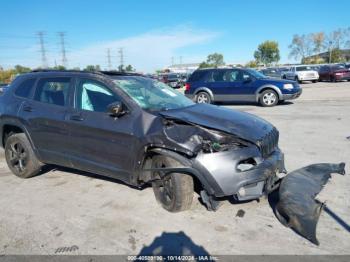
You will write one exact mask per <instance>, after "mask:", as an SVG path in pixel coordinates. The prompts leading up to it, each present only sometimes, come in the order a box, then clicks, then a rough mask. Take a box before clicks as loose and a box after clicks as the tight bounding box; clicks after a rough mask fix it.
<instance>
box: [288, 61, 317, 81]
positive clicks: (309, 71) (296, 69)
mask: <svg viewBox="0 0 350 262" xmlns="http://www.w3.org/2000/svg"><path fill="white" fill-rule="evenodd" d="M318 78H319V75H318V72H317V71H316V70H314V69H313V68H312V67H311V66H303V65H300V66H292V67H290V69H289V71H287V72H285V73H284V75H283V79H290V80H294V81H298V82H299V83H302V82H303V81H312V82H313V83H316V82H317V81H318Z"/></svg>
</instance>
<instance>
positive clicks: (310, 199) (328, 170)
mask: <svg viewBox="0 0 350 262" xmlns="http://www.w3.org/2000/svg"><path fill="white" fill-rule="evenodd" d="M332 173H337V174H341V175H345V164H344V163H340V164H326V163H323V164H313V165H310V166H306V167H303V168H300V169H298V170H295V171H293V172H291V173H289V174H288V175H287V176H286V177H285V178H284V179H283V180H282V182H281V185H280V188H279V202H278V203H277V206H276V210H275V213H276V216H277V218H278V219H279V221H280V222H281V223H282V224H283V225H285V226H287V227H290V228H292V229H293V230H294V231H296V232H297V233H298V234H300V235H301V236H303V237H305V238H306V239H308V240H309V241H311V242H312V243H314V244H316V245H319V242H318V240H317V238H316V226H317V222H318V219H319V216H320V213H321V210H322V208H323V205H324V204H323V203H321V202H319V201H318V200H316V199H315V197H316V196H317V194H318V193H319V192H320V191H321V190H322V188H323V187H324V185H325V184H326V183H327V182H328V180H329V179H330V177H331V174H332Z"/></svg>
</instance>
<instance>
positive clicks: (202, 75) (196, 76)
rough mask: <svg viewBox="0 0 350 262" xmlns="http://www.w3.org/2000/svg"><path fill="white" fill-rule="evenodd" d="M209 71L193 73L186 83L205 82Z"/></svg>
mask: <svg viewBox="0 0 350 262" xmlns="http://www.w3.org/2000/svg"><path fill="white" fill-rule="evenodd" d="M208 72H209V71H194V72H193V73H192V75H191V76H190V77H189V78H188V82H196V81H205V80H206V79H205V78H206V75H207V74H208Z"/></svg>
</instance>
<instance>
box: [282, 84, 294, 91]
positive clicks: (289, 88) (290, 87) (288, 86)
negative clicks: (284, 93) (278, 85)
mask: <svg viewBox="0 0 350 262" xmlns="http://www.w3.org/2000/svg"><path fill="white" fill-rule="evenodd" d="M293 88H294V86H293V85H292V84H284V85H283V89H287V90H292V89H293Z"/></svg>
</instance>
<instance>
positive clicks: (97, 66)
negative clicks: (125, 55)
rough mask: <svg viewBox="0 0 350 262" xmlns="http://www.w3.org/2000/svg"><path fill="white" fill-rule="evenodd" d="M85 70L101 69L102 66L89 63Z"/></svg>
mask: <svg viewBox="0 0 350 262" xmlns="http://www.w3.org/2000/svg"><path fill="white" fill-rule="evenodd" d="M84 71H101V67H100V66H99V65H87V66H86V67H85V68H84Z"/></svg>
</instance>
